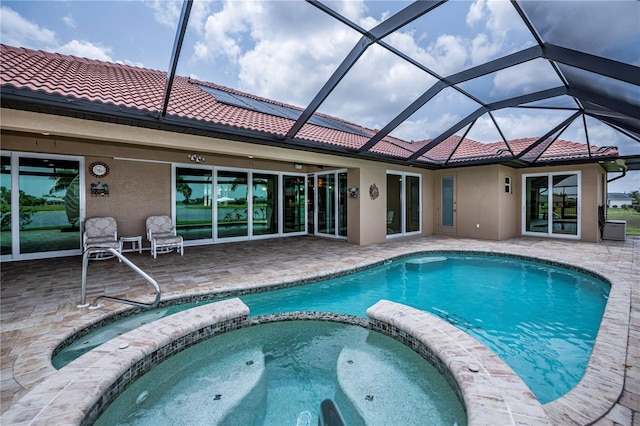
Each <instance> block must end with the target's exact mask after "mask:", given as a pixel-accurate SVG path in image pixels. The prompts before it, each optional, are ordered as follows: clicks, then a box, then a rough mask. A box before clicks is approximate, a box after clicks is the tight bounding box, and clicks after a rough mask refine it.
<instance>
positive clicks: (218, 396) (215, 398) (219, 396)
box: [213, 393, 222, 401]
mask: <svg viewBox="0 0 640 426" xmlns="http://www.w3.org/2000/svg"><path fill="white" fill-rule="evenodd" d="M221 399H222V394H221V393H217V394H216V396H214V397H213V400H214V401H220V400H221Z"/></svg>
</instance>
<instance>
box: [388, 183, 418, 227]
mask: <svg viewBox="0 0 640 426" xmlns="http://www.w3.org/2000/svg"><path fill="white" fill-rule="evenodd" d="M421 192H422V189H421V180H420V176H419V175H413V174H410V173H404V172H394V171H388V172H387V235H388V236H392V235H410V234H414V233H418V232H421V231H422V197H421V196H420V195H421Z"/></svg>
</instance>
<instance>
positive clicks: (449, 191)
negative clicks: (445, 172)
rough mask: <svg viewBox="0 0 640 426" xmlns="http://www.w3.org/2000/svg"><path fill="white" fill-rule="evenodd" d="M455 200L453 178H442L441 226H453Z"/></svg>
mask: <svg viewBox="0 0 640 426" xmlns="http://www.w3.org/2000/svg"><path fill="white" fill-rule="evenodd" d="M454 213H455V198H454V182H453V176H443V177H442V226H451V227H453V226H454Z"/></svg>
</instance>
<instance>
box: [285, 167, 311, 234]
mask: <svg viewBox="0 0 640 426" xmlns="http://www.w3.org/2000/svg"><path fill="white" fill-rule="evenodd" d="M282 179H283V186H284V191H283V193H284V200H283V204H284V207H283V211H284V226H283V232H284V233H291V232H304V230H305V206H306V203H305V200H306V197H305V188H304V182H305V177H304V176H287V175H285V176H283V177H282Z"/></svg>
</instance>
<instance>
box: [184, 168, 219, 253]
mask: <svg viewBox="0 0 640 426" xmlns="http://www.w3.org/2000/svg"><path fill="white" fill-rule="evenodd" d="M212 184H213V171H212V170H211V168H206V169H196V168H186V167H176V191H175V194H176V196H175V200H176V229H177V232H178V234H179V235H182V237H183V238H184V239H185V241H186V240H211V239H212V238H213V216H212V213H213V209H212V199H211V188H212Z"/></svg>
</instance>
